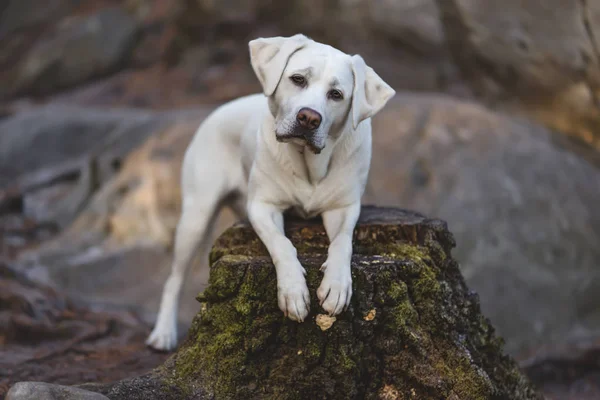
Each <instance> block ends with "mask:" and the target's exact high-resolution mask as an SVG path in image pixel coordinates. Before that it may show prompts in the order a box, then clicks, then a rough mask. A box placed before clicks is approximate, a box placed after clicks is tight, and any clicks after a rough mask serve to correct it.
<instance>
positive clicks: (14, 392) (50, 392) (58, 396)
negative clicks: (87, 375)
mask: <svg viewBox="0 0 600 400" xmlns="http://www.w3.org/2000/svg"><path fill="white" fill-rule="evenodd" d="M33 399H35V400H108V397H106V396H103V395H101V394H100V393H94V392H89V391H87V390H83V389H78V388H74V387H70V386H62V385H53V384H51V383H44V382H18V383H16V384H15V385H14V386H13V387H12V388H11V389H10V390H9V391H8V393H7V394H6V400H33Z"/></svg>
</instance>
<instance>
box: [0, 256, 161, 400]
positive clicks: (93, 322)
mask: <svg viewBox="0 0 600 400" xmlns="http://www.w3.org/2000/svg"><path fill="white" fill-rule="evenodd" d="M99 276H101V275H99ZM101 283H102V282H100V284H101ZM88 286H91V285H90V284H89V279H88ZM130 294H131V291H130ZM143 316H144V315H143V313H140V312H138V310H134V309H133V307H132V306H130V305H128V306H127V307H122V306H121V307H118V306H114V305H113V306H109V305H107V304H106V303H105V304H101V303H95V304H94V305H93V306H90V305H89V304H86V303H84V302H82V301H81V300H80V299H75V298H71V297H67V296H65V294H64V292H63V291H62V290H56V289H54V288H52V287H50V286H48V285H43V284H39V283H37V282H35V281H33V280H32V279H29V278H28V277H27V276H26V275H25V274H23V273H22V272H20V271H17V270H15V269H14V268H11V267H9V266H7V265H5V264H4V263H0V354H1V356H0V398H4V395H5V394H6V392H7V390H8V388H9V387H10V386H11V385H14V384H15V383H16V382H21V381H42V382H53V383H57V384H61V385H72V384H78V383H81V382H87V381H114V380H118V379H124V378H126V377H129V376H134V375H137V374H141V373H144V372H146V371H148V370H149V369H150V368H153V367H155V366H156V365H158V364H159V363H160V362H162V361H164V359H165V358H166V357H165V356H164V355H161V354H159V353H156V352H153V351H151V350H149V349H147V348H146V346H145V345H144V338H145V337H146V336H147V335H148V333H149V331H150V327H149V325H146V324H145V323H143V322H142V320H141V318H142V317H143ZM30 385H33V387H30ZM38 385H41V386H38ZM44 385H46V384H38V383H36V382H31V383H25V382H22V383H20V384H17V385H15V386H14V387H13V389H12V391H11V394H9V395H8V397H7V398H15V399H17V398H18V399H21V398H27V399H36V400H37V399H45V398H58V399H63V398H67V397H60V396H59V394H60V393H61V392H62V391H60V390H54V387H53V386H48V387H47V386H44ZM19 388H20V389H19ZM43 388H48V390H44V391H42V389H43ZM25 389H27V390H29V389H31V390H32V391H31V392H29V394H27V393H28V391H26V390H25ZM34 389H35V393H33V391H34ZM65 391H66V392H69V393H72V394H73V395H76V394H77V391H76V390H71V389H70V388H65ZM17 395H18V396H17ZM46 395H48V396H50V395H53V396H57V397H44V396H46ZM11 396H15V397H11ZM24 396H30V397H24ZM69 398H71V397H69ZM73 398H80V397H73Z"/></svg>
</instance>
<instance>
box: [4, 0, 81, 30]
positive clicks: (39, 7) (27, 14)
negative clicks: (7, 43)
mask: <svg viewBox="0 0 600 400" xmlns="http://www.w3.org/2000/svg"><path fill="white" fill-rule="evenodd" d="M76 1H77V0H48V1H45V2H43V3H40V2H38V1H37V0H3V1H2V2H0V40H2V39H4V38H5V37H6V36H7V35H9V34H11V33H13V32H15V31H19V30H23V29H29V28H32V27H37V26H39V25H43V24H48V23H51V22H52V21H53V20H56V19H60V18H61V17H63V16H65V15H66V14H67V13H68V12H69V11H71V8H72V7H71V6H72V5H74V3H75V2H76Z"/></svg>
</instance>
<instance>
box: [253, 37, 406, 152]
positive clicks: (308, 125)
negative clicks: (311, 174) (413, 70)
mask: <svg viewBox="0 0 600 400" xmlns="http://www.w3.org/2000/svg"><path fill="white" fill-rule="evenodd" d="M249 47H250V59H251V63H252V68H253V69H254V72H255V73H256V76H257V77H258V80H259V81H260V83H261V85H262V87H263V92H264V94H265V95H266V96H268V97H269V108H270V110H271V113H272V114H273V117H274V118H275V135H276V137H277V140H279V141H282V142H288V141H289V142H295V143H299V144H302V145H305V146H307V147H309V148H310V149H311V150H312V151H313V152H314V153H320V152H321V150H322V149H323V148H324V147H325V145H326V143H327V139H328V138H331V139H332V140H336V139H337V138H338V137H339V136H340V134H341V133H342V132H344V131H345V130H356V128H357V127H358V125H359V124H360V123H361V122H362V121H364V120H365V119H367V118H370V117H372V116H373V115H375V114H376V113H377V112H378V111H379V110H381V109H382V108H383V106H384V105H385V104H386V103H387V101H388V100H389V99H390V98H391V97H392V96H393V95H394V94H395V91H394V89H392V88H391V87H390V86H389V85H388V84H387V83H385V82H384V81H383V80H382V79H381V78H380V77H379V76H378V75H377V74H376V73H375V71H373V69H372V68H370V67H368V66H367V65H366V64H365V62H364V60H363V59H362V57H360V56H359V55H355V56H350V55H348V54H345V53H343V52H341V51H339V50H337V49H335V48H333V47H331V46H328V45H324V44H321V43H318V42H315V41H313V40H311V39H309V38H307V37H306V36H304V35H295V36H291V37H273V38H260V39H255V40H252V41H251V42H250V43H249ZM346 126H348V128H349V129H345V128H346Z"/></svg>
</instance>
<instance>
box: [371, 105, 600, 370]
mask: <svg viewBox="0 0 600 400" xmlns="http://www.w3.org/2000/svg"><path fill="white" fill-rule="evenodd" d="M563 139H564V137H563V136H562V135H560V134H552V133H551V132H549V131H548V130H546V129H544V128H542V127H540V126H537V125H535V124H533V123H530V122H527V121H525V120H522V119H516V118H510V117H507V116H505V115H502V114H497V113H494V112H491V111H489V110H488V109H486V108H484V107H482V106H480V105H477V104H472V103H466V102H460V101H457V100H455V99H452V98H449V97H445V96H440V95H417V94H408V93H406V94H402V93H399V94H397V95H396V97H395V99H394V100H393V101H391V102H390V103H389V104H388V106H386V108H385V110H383V111H382V112H381V113H380V114H378V116H377V117H376V118H375V120H374V122H373V147H374V149H373V159H372V162H371V165H372V166H371V172H370V180H369V183H368V186H367V191H366V195H365V199H364V201H365V202H367V203H377V204H379V205H401V206H402V207H409V208H412V209H416V210H418V211H419V212H423V213H425V214H427V215H431V216H435V217H439V218H443V219H444V220H446V221H448V224H449V226H450V228H451V230H452V232H453V233H454V235H455V236H456V238H457V242H458V247H457V251H456V252H455V253H454V254H455V257H456V259H457V260H458V261H459V262H460V264H461V270H462V273H463V274H464V276H465V279H466V281H467V283H468V285H469V287H470V288H472V289H473V290H475V291H477V293H478V294H479V296H480V298H481V304H482V310H483V312H484V314H485V315H486V316H487V317H489V318H490V319H491V321H492V323H493V324H494V326H495V327H496V328H497V329H498V331H499V333H500V334H501V335H502V336H503V337H504V338H505V339H506V342H507V350H508V352H509V353H510V354H512V355H514V356H518V358H519V359H521V360H524V359H527V358H529V357H530V356H532V355H533V354H536V355H539V356H541V353H545V354H548V351H550V350H552V351H554V350H555V349H558V348H561V347H564V346H568V343H572V342H574V341H580V340H581V339H583V338H587V339H589V340H590V341H594V340H597V338H598V336H597V334H596V332H598V330H599V329H600V324H599V321H600V318H599V317H600V314H599V313H598V308H597V307H594V306H592V305H593V304H597V303H598V302H600V297H598V293H600V292H599V291H598V287H597V283H598V282H600V269H598V265H600V248H599V247H598V246H597V243H600V213H599V212H598V204H600V170H599V169H600V157H598V156H597V155H596V154H595V153H594V152H593V151H590V150H589V149H587V150H585V149H579V150H577V151H575V149H574V148H573V147H567V146H565V141H564V140H563ZM584 150H585V151H584ZM594 338H595V339H594Z"/></svg>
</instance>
